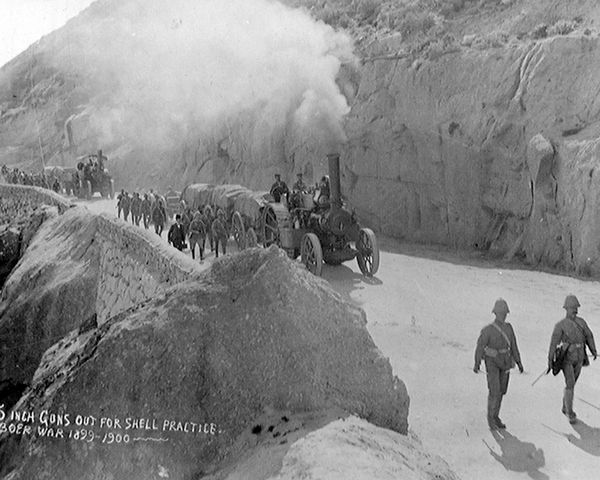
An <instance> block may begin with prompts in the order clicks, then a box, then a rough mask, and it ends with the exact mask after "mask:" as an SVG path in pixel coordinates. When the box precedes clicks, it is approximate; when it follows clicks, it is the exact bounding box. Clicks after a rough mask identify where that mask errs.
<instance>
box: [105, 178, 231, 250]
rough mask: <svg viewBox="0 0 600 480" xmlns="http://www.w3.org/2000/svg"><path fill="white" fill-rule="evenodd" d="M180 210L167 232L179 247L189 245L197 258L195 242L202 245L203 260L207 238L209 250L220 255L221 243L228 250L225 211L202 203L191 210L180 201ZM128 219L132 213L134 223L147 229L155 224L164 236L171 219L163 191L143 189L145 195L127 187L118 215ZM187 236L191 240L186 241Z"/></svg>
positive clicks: (228, 234)
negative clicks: (128, 189)
mask: <svg viewBox="0 0 600 480" xmlns="http://www.w3.org/2000/svg"><path fill="white" fill-rule="evenodd" d="M180 210H181V211H180V213H178V214H176V215H175V223H173V224H172V225H171V227H170V229H169V231H168V233H167V241H168V242H169V244H171V245H173V246H174V247H175V248H177V249H178V250H180V251H181V250H184V249H185V248H187V245H188V243H189V248H190V251H191V253H192V259H195V258H196V246H197V247H198V249H199V256H200V260H201V261H202V260H204V248H205V245H206V240H207V239H208V241H209V245H210V250H211V251H214V252H215V256H216V257H218V256H219V246H221V250H222V253H223V254H226V253H227V240H228V239H229V237H230V232H229V227H228V223H227V221H226V218H225V212H224V211H223V210H222V209H221V208H218V209H217V211H216V213H214V209H213V207H211V206H210V205H205V206H199V207H198V209H197V211H196V212H192V209H191V208H190V207H189V206H186V205H185V204H184V203H182V204H181V207H180ZM121 214H123V219H124V220H125V221H128V218H129V214H131V223H133V224H134V225H136V226H138V227H139V226H140V223H141V224H142V225H143V226H144V228H146V229H148V228H149V226H150V224H152V225H154V231H155V232H156V234H157V235H159V236H162V232H163V230H164V229H165V227H166V226H167V224H168V223H169V215H168V213H167V205H166V200H165V198H164V197H163V196H162V195H158V194H155V193H154V191H153V189H150V192H147V193H144V195H143V197H142V196H140V194H139V193H138V192H133V193H132V194H131V195H130V194H129V193H128V192H126V191H125V190H121V193H120V194H119V195H118V196H117V217H118V218H121ZM186 239H187V241H188V243H186Z"/></svg>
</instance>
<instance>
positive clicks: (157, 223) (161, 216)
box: [152, 199, 167, 236]
mask: <svg viewBox="0 0 600 480" xmlns="http://www.w3.org/2000/svg"><path fill="white" fill-rule="evenodd" d="M166 220H167V214H166V212H165V208H164V206H163V204H162V201H161V200H159V199H156V201H155V202H154V208H153V209H152V223H153V224H154V231H155V232H156V233H157V234H158V235H159V236H162V232H163V229H164V228H165V222H166Z"/></svg>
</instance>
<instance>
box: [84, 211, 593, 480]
mask: <svg viewBox="0 0 600 480" xmlns="http://www.w3.org/2000/svg"><path fill="white" fill-rule="evenodd" d="M87 206H88V208H90V209H91V210H93V211H107V212H111V213H113V214H114V213H115V212H116V209H115V208H114V201H110V200H100V199H98V200H94V201H92V202H90V203H89V204H87ZM165 236H166V234H163V238H164V237H165ZM381 242H382V243H385V245H383V249H382V252H381V266H380V270H379V272H378V273H377V276H376V277H374V278H371V279H368V278H365V277H363V276H362V275H361V274H360V273H359V272H360V271H359V269H358V266H357V265H356V262H347V263H345V264H343V265H341V266H339V267H328V266H325V268H324V273H323V277H324V278H325V279H326V280H328V281H329V282H330V283H331V284H332V285H333V286H334V288H336V289H337V290H338V291H339V292H340V293H341V294H342V295H344V296H345V297H346V298H347V299H349V300H350V301H353V302H355V303H356V304H358V305H360V306H361V307H362V308H364V309H365V311H366V312H367V318H368V329H369V332H370V333H371V335H372V337H373V339H374V341H375V343H376V344H377V346H378V347H379V348H380V349H381V351H382V352H383V354H384V355H385V356H386V357H389V359H390V362H391V364H392V366H393V368H394V372H395V374H396V375H398V377H400V378H401V379H402V380H404V382H405V383H406V385H407V387H408V391H409V394H410V397H411V405H410V417H409V422H410V426H411V429H412V430H413V431H414V432H415V433H416V434H417V435H418V436H419V437H420V438H421V440H422V441H423V443H424V444H425V446H426V447H427V448H428V449H429V450H430V451H432V452H435V453H437V454H439V455H441V456H442V457H443V458H444V459H445V460H446V461H447V462H448V463H449V464H450V465H451V467H452V468H453V469H454V470H455V471H456V472H457V473H458V474H459V475H460V477H461V478H463V479H464V480H480V479H502V480H504V479H525V478H533V479H552V480H560V479H568V480H571V479H575V480H587V479H589V480H592V479H596V478H598V472H600V360H599V361H597V362H595V363H594V362H592V365H591V366H590V367H589V368H586V369H584V371H583V373H582V376H581V378H580V380H579V383H578V385H577V388H576V390H575V396H576V400H575V410H576V412H577V414H578V416H579V419H580V420H579V421H578V422H577V423H576V424H575V425H570V424H569V423H568V422H567V420H566V418H565V417H564V416H563V415H562V414H561V412H560V408H561V399H562V389H563V386H564V381H563V379H562V377H560V376H559V377H553V376H552V375H551V374H550V375H548V376H544V377H542V379H541V380H540V381H539V382H537V383H536V385H535V386H532V383H533V381H534V380H535V379H536V377H537V376H538V375H539V374H540V373H541V372H542V371H544V369H545V366H546V355H547V349H548V343H549V340H550V334H551V332H552V328H553V326H554V324H555V323H556V322H557V321H558V320H560V319H561V318H562V317H563V316H564V310H562V308H561V307H562V302H563V300H564V297H565V296H566V295H567V294H568V293H574V294H576V295H577V296H578V298H579V301H580V302H581V304H582V308H581V309H580V311H579V314H580V316H582V317H583V318H584V319H586V320H587V322H588V324H589V325H590V327H591V329H592V331H593V332H594V333H595V334H596V337H597V339H598V341H599V343H600V296H599V295H598V292H599V284H598V282H591V281H582V280H577V279H574V278H570V277H566V276H558V275H551V274H547V273H540V272H534V271H526V270H517V269H509V268H507V266H504V268H501V267H499V266H498V264H494V263H493V262H486V261H480V260H473V261H471V260H465V259H464V258H463V259H462V260H461V259H459V260H458V263H457V257H456V256H455V255H453V254H451V253H444V252H437V253H436V254H435V255H434V256H435V257H436V258H435V259H433V258H423V257H418V256H411V255H405V254H401V253H398V252H399V251H401V248H402V246H401V245H400V244H399V243H398V242H396V241H393V240H391V239H381ZM231 245H233V243H232V244H231ZM232 250H233V251H235V247H233V248H232ZM429 256H430V257H431V256H432V255H429ZM212 258H213V257H212V256H211V255H209V257H208V260H207V262H206V263H207V264H209V263H211V262H212ZM498 297H503V298H504V299H506V300H507V302H508V304H509V307H510V311H511V313H510V314H509V316H508V318H507V321H508V322H510V323H512V325H513V327H514V329H515V332H516V335H517V340H518V344H519V348H520V351H521V355H522V358H523V363H524V365H525V373H524V374H522V375H520V374H519V373H518V371H516V370H514V371H513V373H512V374H511V380H510V385H509V391H508V395H507V396H506V397H505V400H504V402H503V405H502V411H501V412H500V416H501V418H502V420H503V421H504V422H505V423H506V424H507V429H506V430H505V431H500V432H499V433H494V434H493V433H492V432H491V431H490V430H489V429H488V426H487V422H486V401H487V388H486V376H485V374H484V373H480V374H475V373H474V372H473V371H472V368H473V356H474V355H473V354H474V349H475V343H476V341H477V337H478V335H479V331H480V330H481V328H483V327H484V326H485V325H486V324H487V323H489V322H491V321H492V320H493V318H494V316H493V314H492V313H491V309H492V307H493V305H494V301H495V300H496V299H497V298H498ZM324 320H326V319H324ZM483 369H484V368H483Z"/></svg>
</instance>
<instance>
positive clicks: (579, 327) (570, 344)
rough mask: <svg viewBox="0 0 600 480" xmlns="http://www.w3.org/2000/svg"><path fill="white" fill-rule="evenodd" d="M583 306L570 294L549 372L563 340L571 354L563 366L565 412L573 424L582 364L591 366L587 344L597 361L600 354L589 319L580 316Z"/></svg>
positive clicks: (554, 334)
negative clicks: (576, 389) (576, 386)
mask: <svg viewBox="0 0 600 480" xmlns="http://www.w3.org/2000/svg"><path fill="white" fill-rule="evenodd" d="M580 306H581V305H580V304H579V300H577V297H576V296H575V295H567V297H566V298H565V303H564V304H563V308H564V309H565V310H566V311H567V315H566V317H565V318H563V319H562V320H561V321H560V322H558V323H557V324H556V325H555V326H554V331H553V332H552V337H551V338H550V349H549V350H548V371H550V370H551V369H552V359H553V358H554V352H555V351H556V347H557V346H559V345H560V344H561V343H562V344H563V345H564V347H565V348H566V349H567V355H566V357H565V360H564V363H563V365H562V371H563V374H564V376H565V391H564V394H563V406H562V413H563V414H564V415H566V416H567V418H568V419H569V423H575V422H576V421H577V415H575V412H574V411H573V397H574V390H575V384H576V383H577V379H578V378H579V374H580V373H581V367H583V366H586V365H589V360H588V358H587V355H586V352H585V347H586V345H587V346H588V347H589V349H590V352H592V355H593V356H594V360H596V358H597V357H598V352H597V351H596V344H595V342H594V335H593V334H592V331H591V330H590V328H589V327H588V325H587V323H586V321H585V320H584V319H583V318H581V317H578V316H577V311H578V308H579V307H580Z"/></svg>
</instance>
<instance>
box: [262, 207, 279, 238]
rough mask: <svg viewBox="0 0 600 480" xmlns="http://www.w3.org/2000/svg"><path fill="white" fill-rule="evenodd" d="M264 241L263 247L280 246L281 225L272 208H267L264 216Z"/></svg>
mask: <svg viewBox="0 0 600 480" xmlns="http://www.w3.org/2000/svg"><path fill="white" fill-rule="evenodd" d="M262 239H263V247H265V248H267V247H270V246H271V245H273V244H275V245H278V242H279V225H278V223H277V216H276V215H275V211H274V210H273V208H271V207H265V209H264V210H263V214H262Z"/></svg>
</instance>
